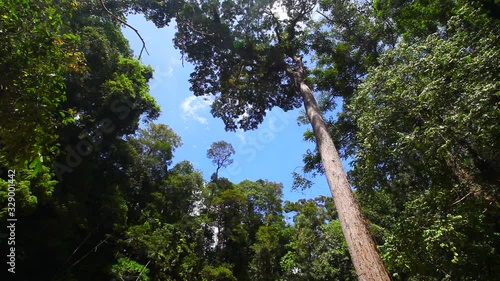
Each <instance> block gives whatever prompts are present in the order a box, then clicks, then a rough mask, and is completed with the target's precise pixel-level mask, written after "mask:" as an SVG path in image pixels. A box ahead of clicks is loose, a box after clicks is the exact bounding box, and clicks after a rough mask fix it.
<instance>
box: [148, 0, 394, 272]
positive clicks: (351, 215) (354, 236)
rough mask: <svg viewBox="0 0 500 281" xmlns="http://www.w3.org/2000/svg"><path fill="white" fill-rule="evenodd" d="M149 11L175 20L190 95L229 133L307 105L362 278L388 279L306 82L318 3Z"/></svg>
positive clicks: (195, 4) (188, 5) (186, 5)
mask: <svg viewBox="0 0 500 281" xmlns="http://www.w3.org/2000/svg"><path fill="white" fill-rule="evenodd" d="M139 3H140V1H139ZM174 3H175V5H174ZM143 4H144V6H143V7H144V8H143V9H142V11H145V13H146V15H147V16H148V17H149V18H150V19H152V20H153V21H154V22H155V23H156V24H157V25H158V26H164V25H167V24H168V23H169V22H170V19H172V18H173V17H175V20H176V22H177V33H176V36H175V39H174V43H175V45H176V46H177V47H178V48H179V49H180V50H181V52H182V54H183V55H185V56H186V59H187V61H189V62H191V63H193V64H194V66H195V71H194V72H193V73H192V74H191V79H190V82H191V84H192V87H191V89H192V91H193V92H194V94H195V95H197V96H207V95H215V101H214V103H213V104H212V114H213V115H214V116H215V117H220V118H221V119H222V120H223V121H224V123H225V125H226V129H227V130H235V129H236V128H241V129H244V130H249V129H255V128H256V127H257V126H258V125H259V124H260V123H261V122H262V121H263V119H264V116H265V115H266V112H267V111H268V110H271V109H272V108H273V107H275V106H278V107H280V108H282V109H283V110H285V111H288V110H291V109H294V108H297V107H299V106H301V104H303V105H304V107H305V110H306V114H307V118H308V120H309V121H310V123H311V125H312V127H313V131H314V135H315V140H316V144H317V147H318V150H319V152H320V155H321V159H322V163H323V167H324V169H325V174H326V177H327V180H328V184H329V186H330V190H331V191H332V194H333V197H334V200H335V201H336V206H337V208H338V211H339V219H340V221H341V225H342V229H343V231H344V234H345V236H346V240H347V244H348V246H349V250H350V253H351V256H352V260H353V263H354V265H355V267H356V270H357V272H358V276H360V278H361V279H363V280H388V279H389V277H388V274H387V272H386V270H385V268H384V265H383V263H382V260H381V259H380V255H379V254H378V252H377V249H376V247H375V243H374V241H373V239H372V237H371V234H370V232H369V229H368V226H367V225H366V222H365V220H364V218H363V215H362V213H361V209H360V207H359V204H358V203H357V201H356V199H355V197H354V194H353V192H352V190H351V187H350V185H349V182H348V180H347V176H346V173H345V171H344V169H343V166H342V163H341V160H340V157H339V154H338V152H337V150H336V148H335V145H334V143H333V141H332V138H331V136H330V133H329V131H328V128H327V126H326V123H325V120H324V118H323V116H322V113H321V111H320V109H319V107H318V105H317V102H316V99H315V97H314V94H313V91H312V88H311V87H312V85H311V83H310V82H309V81H308V70H307V67H306V65H305V64H304V60H303V57H304V55H306V54H307V52H308V48H307V43H308V42H307V40H306V39H307V37H306V36H305V35H306V33H305V32H304V28H305V27H306V26H307V25H308V24H309V23H311V18H312V13H313V11H314V9H315V7H316V4H317V1H315V0H299V1H280V2H278V1H221V2H219V1H178V2H177V1H176V2H172V3H170V4H171V5H162V4H161V3H160V2H159V1H158V2H157V1H148V2H145V3H143ZM162 6H163V8H159V7H162ZM158 8H159V9H158ZM279 9H282V10H283V12H284V13H283V14H282V15H279V14H278V12H277V10H279Z"/></svg>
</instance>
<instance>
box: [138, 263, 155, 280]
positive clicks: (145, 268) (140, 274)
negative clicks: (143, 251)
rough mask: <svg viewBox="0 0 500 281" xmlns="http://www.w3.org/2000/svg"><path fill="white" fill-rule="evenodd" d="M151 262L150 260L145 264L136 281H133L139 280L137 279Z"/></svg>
mask: <svg viewBox="0 0 500 281" xmlns="http://www.w3.org/2000/svg"><path fill="white" fill-rule="evenodd" d="M150 262H151V260H149V261H148V263H146V265H145V266H144V268H143V269H142V270H141V272H140V273H139V276H137V279H135V281H137V280H139V278H141V275H142V273H143V272H144V270H146V267H148V264H149V263H150Z"/></svg>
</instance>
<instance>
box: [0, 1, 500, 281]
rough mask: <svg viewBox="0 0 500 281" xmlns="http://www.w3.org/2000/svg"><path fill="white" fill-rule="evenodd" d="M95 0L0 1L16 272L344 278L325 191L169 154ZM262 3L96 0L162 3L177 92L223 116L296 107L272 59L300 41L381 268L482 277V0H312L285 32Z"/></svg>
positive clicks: (492, 35) (491, 210)
mask: <svg viewBox="0 0 500 281" xmlns="http://www.w3.org/2000/svg"><path fill="white" fill-rule="evenodd" d="M285 2H286V3H285V4H286V5H292V6H293V5H298V4H297V3H299V2H295V1H285ZM96 3H97V2H95V3H94V2H92V1H79V2H78V3H77V2H71V1H58V2H57V3H56V2H53V1H9V0H4V1H2V5H0V34H1V35H2V40H1V43H0V68H1V70H2V71H1V73H0V93H1V94H0V108H1V110H0V169H1V171H2V174H7V172H6V171H7V169H10V168H15V169H16V176H15V183H16V215H17V218H18V220H19V222H22V223H19V224H17V225H16V235H17V236H16V239H17V241H18V244H17V245H16V255H17V260H16V262H17V264H16V271H17V273H16V275H17V277H18V278H19V279H20V280H27V281H29V280H112V279H113V278H114V279H115V280H122V279H123V280H207V281H208V280H266V281H271V280H273V281H274V280H276V281H277V280H356V276H355V273H354V270H353V268H352V266H351V261H350V258H349V254H348V252H347V246H346V242H345V240H344V238H343V234H342V231H341V228H340V223H339V221H338V219H337V213H336V212H335V206H334V204H333V201H332V200H331V199H329V198H325V197H319V198H316V199H314V200H311V199H310V200H305V199H301V200H298V201H297V202H285V203H284V202H283V201H282V196H283V186H282V185H281V184H279V183H275V182H270V181H266V180H258V181H249V180H246V181H243V182H241V183H238V184H235V183H232V182H230V181H229V180H227V179H224V178H218V177H212V179H211V181H209V182H205V181H204V179H203V177H202V175H201V173H200V172H199V171H196V170H195V169H194V167H193V165H192V164H191V163H190V162H188V161H182V162H178V163H176V164H173V163H174V162H173V160H174V152H175V149H176V148H178V147H179V146H180V145H181V139H180V137H179V136H178V135H176V133H175V132H173V131H172V129H170V127H168V126H167V125H164V124H157V123H152V122H151V121H152V120H154V119H155V118H156V117H158V115H159V106H158V105H157V104H156V102H155V101H154V99H153V98H152V97H151V95H150V94H149V89H148V85H147V83H148V81H149V80H150V79H151V78H152V75H153V70H152V68H151V67H148V66H144V65H142V64H141V63H140V62H139V61H137V60H136V59H134V58H133V56H132V52H131V50H130V49H129V46H128V42H127V40H126V39H125V38H124V37H123V35H122V33H121V31H120V28H119V25H118V23H117V22H116V21H115V20H114V19H113V18H112V17H111V16H109V15H108V14H107V13H106V12H105V11H103V10H102V7H101V6H100V3H97V5H96ZM270 3H271V2H269V1H250V2H248V1H219V2H218V1H215V2H214V1H201V2H196V3H195V2H190V1H186V2H184V1H132V3H130V2H127V1H106V5H107V7H108V8H109V9H111V10H112V11H113V12H114V13H116V15H117V16H118V17H120V18H124V17H125V14H124V13H125V12H127V11H129V9H134V11H136V12H144V13H146V15H147V16H148V17H149V18H150V19H151V20H153V21H154V22H155V23H156V24H157V25H166V24H168V23H169V22H170V20H171V19H172V18H175V20H176V21H177V23H178V34H177V37H176V41H175V44H176V45H177V46H178V47H181V50H182V51H183V53H184V54H185V55H186V56H187V60H188V61H191V62H196V70H197V71H196V72H195V73H193V75H192V78H191V80H192V81H191V82H192V83H193V87H192V90H193V91H194V92H195V94H197V95H205V94H208V93H210V94H213V93H217V98H216V101H215V103H214V109H213V111H214V114H215V115H216V116H219V117H222V118H223V119H224V121H225V122H226V126H227V128H229V129H235V128H237V127H241V128H245V129H251V128H254V127H255V126H257V124H259V123H260V122H261V121H262V118H263V117H264V115H265V112H266V110H268V109H270V108H272V107H273V106H280V107H282V108H284V109H291V108H294V107H297V106H299V100H298V99H297V92H295V91H296V90H294V85H293V83H291V79H292V78H293V77H291V76H290V73H289V72H288V70H287V68H289V67H293V65H292V64H291V62H290V61H289V60H287V59H286V57H290V53H294V52H303V53H311V54H314V56H315V58H314V59H315V60H316V62H317V64H316V66H317V67H316V68H315V69H314V70H312V71H311V72H312V74H313V77H310V78H308V83H310V84H311V85H313V84H314V85H315V89H316V90H317V91H318V92H319V99H320V106H321V107H322V110H323V111H324V112H326V113H328V112H331V111H332V110H334V108H335V107H336V106H337V103H339V104H340V102H342V110H343V111H342V112H341V113H340V115H339V116H338V118H337V119H335V118H331V119H330V120H328V124H329V126H330V130H331V133H332V137H333V138H334V139H335V140H336V141H337V142H338V143H339V144H340V145H341V148H342V152H343V155H344V156H345V157H352V160H353V170H352V171H351V176H352V178H351V179H352V184H353V185H354V186H355V187H356V189H357V191H356V195H357V196H358V198H359V200H360V201H362V202H363V203H364V204H363V206H365V207H364V213H365V215H366V217H367V219H368V220H369V222H370V226H371V231H372V233H373V235H374V236H375V239H376V241H377V243H378V245H379V248H380V251H381V252H382V255H383V258H384V260H385V262H386V263H387V266H388V268H389V269H390V271H391V274H392V275H393V278H394V280H497V279H498V276H499V274H500V272H499V271H498V269H499V268H500V264H499V262H498V261H499V259H498V251H499V243H498V241H500V239H499V237H500V226H499V223H498V217H499V216H500V207H499V204H498V198H499V194H498V186H499V181H500V178H499V175H500V169H499V167H500V164H499V163H500V154H499V152H498V147H500V143H499V142H500V131H499V128H500V126H499V124H498V120H500V114H499V112H500V109H499V102H500V96H499V91H498V89H499V86H500V85H499V82H498V77H499V73H500V68H499V65H500V62H499V59H498V58H499V57H500V48H499V45H498V42H500V35H499V31H498V30H500V27H499V21H498V19H499V17H498V15H499V13H498V11H499V8H498V7H499V6H498V1H465V0H463V1H423V0H422V1H382V0H381V1H375V2H374V4H373V6H372V5H367V4H365V3H363V2H362V1H337V0H324V1H319V2H318V4H319V5H318V6H317V7H319V9H320V11H321V13H322V14H323V15H324V16H325V17H323V18H322V19H321V20H314V21H309V22H308V24H307V27H306V28H305V29H304V30H302V29H301V28H299V27H298V26H297V25H296V24H297V22H295V23H294V19H299V18H301V19H303V18H304V15H302V14H300V12H297V11H301V9H296V10H294V11H295V12H294V11H289V14H288V16H289V17H290V19H287V20H279V19H277V18H276V17H274V16H272V14H269V13H268V14H266V15H265V16H262V14H263V13H264V12H268V11H267V5H269V4H270ZM300 3H305V4H307V5H309V4H313V1H311V2H308V1H305V2H300ZM307 5H306V6H307ZM306 6H304V7H302V8H304V9H305V10H307V8H308V7H309V6H307V7H306ZM297 7H298V8H300V7H299V6H296V8H297ZM304 9H303V10H302V11H305V10H304ZM256 19H259V20H256ZM297 21H298V20H297ZM293 38H295V39H296V40H292V39H293ZM297 38H299V39H300V40H297ZM302 39H304V40H303V41H301V40H302ZM301 42H308V44H307V45H306V44H301ZM277 81H279V83H277ZM250 96H252V97H253V100H254V101H255V102H254V103H251V106H248V104H249V103H248V101H249V100H250ZM255 97H257V98H255ZM245 104H247V105H245ZM244 105H245V106H244ZM237 117H242V118H237ZM141 119H142V120H143V121H145V124H144V126H142V127H141V128H139V121H140V120H141ZM235 120H238V121H237V122H239V124H236V123H235ZM312 137H313V135H312V133H311V132H308V133H306V135H305V138H306V139H312ZM234 153H235V151H234V149H233V148H232V146H231V145H230V144H228V143H225V142H217V143H214V145H213V146H212V147H211V149H210V150H209V152H208V157H209V158H210V159H212V160H213V161H214V164H215V165H216V166H217V169H219V168H222V167H225V166H227V165H229V164H231V161H232V160H231V156H232V155H233V154H234ZM319 160H320V158H319V155H318V154H317V153H316V152H315V151H309V152H308V153H307V154H306V156H305V162H306V165H305V171H306V172H322V165H321V164H320V161H319ZM294 176H295V179H296V184H297V186H307V185H309V184H310V181H308V180H307V179H306V178H304V177H303V176H302V175H300V174H299V173H295V175H294ZM8 185H9V181H8V177H2V179H1V180H0V203H1V204H2V207H1V208H2V209H1V211H0V219H2V220H5V219H6V216H7V209H6V206H7V204H6V201H7V195H8V194H7V192H6V191H7V190H8ZM286 215H289V216H290V217H291V220H287V219H286V217H285V216H286ZM2 243H4V241H3V240H2ZM138 278H139V279H138Z"/></svg>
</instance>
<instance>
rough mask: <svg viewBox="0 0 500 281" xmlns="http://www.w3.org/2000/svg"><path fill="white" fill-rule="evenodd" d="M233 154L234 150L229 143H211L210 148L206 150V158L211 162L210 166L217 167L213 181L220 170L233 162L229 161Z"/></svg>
mask: <svg viewBox="0 0 500 281" xmlns="http://www.w3.org/2000/svg"><path fill="white" fill-rule="evenodd" d="M234 153H235V151H234V148H233V146H232V145H231V144H230V143H227V142H225V141H217V142H214V143H212V145H211V146H210V148H209V149H208V150H207V157H208V159H210V160H212V164H214V165H215V167H217V168H216V170H215V173H214V178H215V179H217V178H218V176H219V169H220V168H226V167H227V166H229V165H231V164H233V161H234V160H233V159H231V156H233V154H234Z"/></svg>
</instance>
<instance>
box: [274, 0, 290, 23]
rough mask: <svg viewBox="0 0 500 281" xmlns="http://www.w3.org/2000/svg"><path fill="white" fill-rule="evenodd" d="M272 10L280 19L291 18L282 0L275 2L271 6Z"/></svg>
mask: <svg viewBox="0 0 500 281" xmlns="http://www.w3.org/2000/svg"><path fill="white" fill-rule="evenodd" d="M271 12H272V13H273V15H274V16H275V17H277V18H278V19H279V20H286V19H289V18H290V17H289V16H288V13H287V11H286V7H285V5H283V2H282V1H277V2H274V4H273V7H272V8H271Z"/></svg>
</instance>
